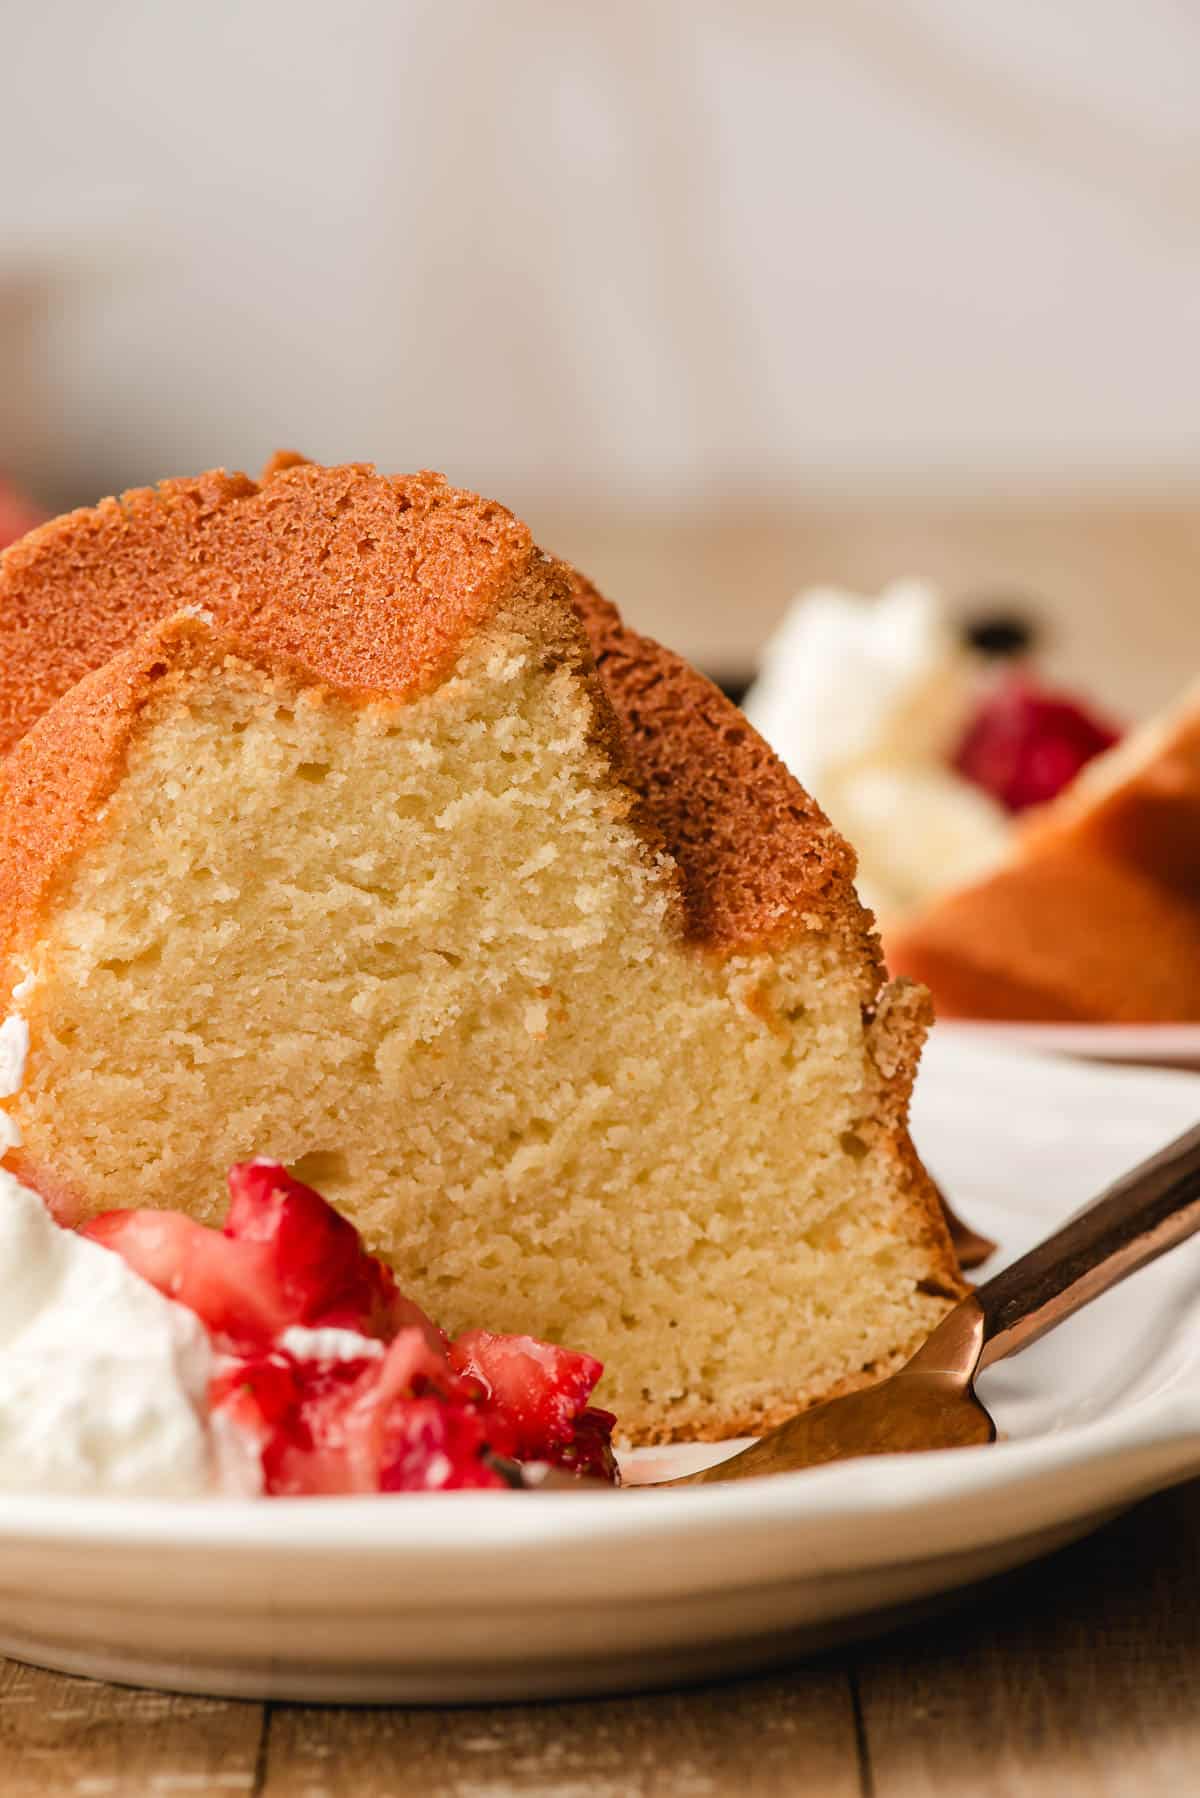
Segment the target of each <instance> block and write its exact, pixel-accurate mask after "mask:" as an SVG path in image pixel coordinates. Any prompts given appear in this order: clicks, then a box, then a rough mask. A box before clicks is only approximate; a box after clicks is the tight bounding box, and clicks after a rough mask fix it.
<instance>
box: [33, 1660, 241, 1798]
mask: <svg viewBox="0 0 1200 1798" xmlns="http://www.w3.org/2000/svg"><path fill="white" fill-rule="evenodd" d="M262 1731H263V1709H262V1706H261V1705H257V1704H232V1703H228V1702H226V1701H225V1700H222V1699H209V1698H181V1697H173V1696H171V1695H169V1694H167V1693H162V1692H138V1691H131V1690H127V1689H126V1688H125V1687H123V1686H102V1685H97V1684H95V1683H94V1682H93V1681H91V1680H86V1679H68V1678H66V1677H65V1675H63V1674H60V1673H44V1672H42V1671H41V1670H40V1669H38V1668H35V1667H22V1666H19V1665H18V1664H17V1663H16V1662H15V1661H0V1793H2V1794H3V1798H51V1795H53V1798H126V1795H128V1798H133V1795H134V1794H137V1795H138V1798H141V1795H142V1794H154V1795H155V1798H159V1795H161V1798H172V1795H173V1794H178V1795H182V1794H188V1795H189V1798H194V1795H195V1794H201V1795H207V1794H209V1793H211V1794H212V1795H213V1798H237V1794H239V1793H241V1794H245V1795H246V1798H254V1794H255V1791H256V1788H257V1785H258V1783H259V1765H258V1761H259V1745H260V1742H261V1740H262Z"/></svg>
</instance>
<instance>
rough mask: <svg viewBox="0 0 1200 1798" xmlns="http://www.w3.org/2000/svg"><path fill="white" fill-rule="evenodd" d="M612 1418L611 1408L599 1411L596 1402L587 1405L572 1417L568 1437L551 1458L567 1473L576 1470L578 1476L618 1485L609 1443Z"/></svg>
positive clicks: (617, 1475) (616, 1468) (615, 1463)
mask: <svg viewBox="0 0 1200 1798" xmlns="http://www.w3.org/2000/svg"><path fill="white" fill-rule="evenodd" d="M616 1422H617V1420H616V1417H615V1416H614V1414H613V1413H612V1412H611V1411H601V1410H600V1408H599V1406H597V1405H589V1406H588V1407H587V1409H586V1410H584V1411H581V1412H580V1413H579V1416H578V1417H577V1418H576V1419H575V1433H574V1436H573V1438H572V1440H571V1441H570V1442H568V1443H566V1444H565V1445H564V1446H563V1447H562V1448H560V1449H559V1450H558V1451H557V1453H556V1454H554V1455H553V1456H552V1457H551V1459H553V1460H554V1462H555V1463H556V1465H557V1466H559V1467H562V1468H565V1469H566V1471H567V1472H568V1473H577V1474H579V1475H580V1477H581V1478H584V1479H594V1480H607V1481H608V1482H609V1484H610V1485H611V1486H617V1485H619V1484H620V1480H621V1476H620V1471H619V1469H618V1467H617V1457H616V1455H615V1454H614V1453H613V1445H612V1433H613V1430H614V1429H615V1428H616Z"/></svg>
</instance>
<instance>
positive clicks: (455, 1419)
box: [379, 1398, 507, 1492]
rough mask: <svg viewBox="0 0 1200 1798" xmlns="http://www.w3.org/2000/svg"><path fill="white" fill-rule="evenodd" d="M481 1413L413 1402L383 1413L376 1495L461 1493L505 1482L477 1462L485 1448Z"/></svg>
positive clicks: (424, 1400)
mask: <svg viewBox="0 0 1200 1798" xmlns="http://www.w3.org/2000/svg"><path fill="white" fill-rule="evenodd" d="M491 1446H492V1445H491V1443H490V1442H489V1441H488V1431H487V1425H486V1420H485V1417H484V1415H483V1414H482V1413H481V1412H480V1411H479V1410H478V1409H475V1408H473V1407H472V1406H470V1405H447V1404H442V1403H440V1402H439V1401H438V1400H437V1399H434V1398H413V1399H408V1400H402V1401H401V1402H400V1403H399V1404H395V1405H393V1406H392V1407H391V1409H390V1410H389V1411H388V1413H387V1419H386V1424H385V1427H384V1432H383V1452H382V1456H381V1460H380V1467H379V1490H380V1491H381V1492H456V1491H458V1492H461V1491H464V1490H468V1489H470V1488H473V1487H481V1486H483V1487H487V1486H498V1487H502V1486H504V1485H505V1484H506V1483H507V1482H506V1481H505V1480H504V1479H502V1478H501V1476H500V1475H499V1474H498V1473H497V1472H496V1470H495V1468H494V1467H491V1466H489V1464H488V1462H487V1461H485V1460H484V1459H483V1454H484V1450H485V1449H487V1448H489V1447H491Z"/></svg>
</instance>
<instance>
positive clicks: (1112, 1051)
mask: <svg viewBox="0 0 1200 1798" xmlns="http://www.w3.org/2000/svg"><path fill="white" fill-rule="evenodd" d="M938 1033H939V1035H942V1036H945V1035H951V1034H953V1035H955V1036H961V1037H962V1038H963V1039H964V1040H969V1041H979V1042H991V1043H995V1044H999V1045H1001V1046H1006V1047H1009V1048H1017V1049H1033V1050H1035V1051H1036V1052H1037V1053H1039V1054H1048V1055H1075V1056H1078V1057H1080V1058H1081V1059H1083V1060H1086V1061H1117V1062H1130V1063H1133V1064H1139V1063H1140V1064H1141V1065H1143V1066H1148V1067H1161V1068H1171V1067H1174V1068H1193V1069H1200V1024H1021V1023H1004V1024H998V1023H990V1022H983V1021H980V1022H979V1023H974V1022H966V1021H961V1022H960V1021H959V1020H957V1019H955V1020H954V1021H953V1022H951V1021H949V1020H947V1022H945V1023H943V1024H939V1025H938Z"/></svg>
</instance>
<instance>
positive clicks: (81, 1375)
mask: <svg viewBox="0 0 1200 1798" xmlns="http://www.w3.org/2000/svg"><path fill="white" fill-rule="evenodd" d="M212 1359H213V1356H212V1349H211V1347H210V1344H209V1339H208V1334H207V1332H206V1331H205V1329H204V1326H203V1325H202V1324H201V1322H200V1320H199V1318H197V1317H195V1316H194V1315H193V1314H192V1313H191V1312H190V1311H187V1310H185V1309H184V1308H183V1306H182V1305H177V1304H174V1303H173V1302H172V1301H171V1300H170V1299H167V1298H164V1297H163V1296H162V1294H161V1293H159V1292H157V1291H156V1290H155V1289H154V1287H153V1286H151V1285H149V1284H148V1282H147V1281H145V1280H143V1279H141V1278H140V1277H139V1276H138V1275H137V1274H135V1273H134V1272H133V1271H132V1270H131V1269H130V1268H129V1267H127V1266H126V1264H125V1262H124V1261H123V1260H122V1259H121V1257H120V1256H119V1255H114V1254H113V1253H111V1251H110V1250H108V1249H105V1248H102V1247H101V1246H100V1245H99V1244H98V1243H94V1242H89V1241H87V1239H86V1238H85V1237H82V1236H77V1235H76V1234H75V1232H74V1231H72V1230H64V1229H62V1228H61V1227H60V1226H59V1225H58V1224H56V1223H55V1222H54V1220H53V1218H51V1216H50V1214H49V1212H48V1211H47V1210H46V1208H45V1206H44V1204H43V1203H42V1200H41V1199H40V1198H39V1196H38V1195H37V1194H36V1193H34V1192H31V1191H30V1190H29V1189H28V1188H27V1187H25V1186H22V1185H21V1183H20V1182H19V1181H18V1180H17V1179H15V1178H14V1176H13V1175H12V1174H10V1173H8V1172H6V1171H5V1170H4V1169H2V1168H0V1492H39V1493H88V1494H96V1493H108V1494H114V1495H117V1494H119V1495H122V1496H132V1495H135V1494H137V1495H145V1496H155V1497H190V1496H198V1495H206V1494H210V1493H214V1492H219V1491H238V1492H244V1493H247V1492H248V1491H249V1490H251V1489H252V1481H253V1472H252V1470H251V1468H250V1464H249V1462H248V1461H247V1459H246V1457H245V1456H242V1455H240V1454H239V1452H238V1445H237V1444H236V1443H234V1444H228V1445H227V1444H225V1443H223V1442H222V1441H221V1440H220V1439H219V1437H220V1432H214V1430H213V1428H212V1426H211V1424H210V1422H209V1418H208V1412H207V1397H206V1395H207V1389H208V1381H209V1375H210V1372H211V1367H212Z"/></svg>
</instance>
